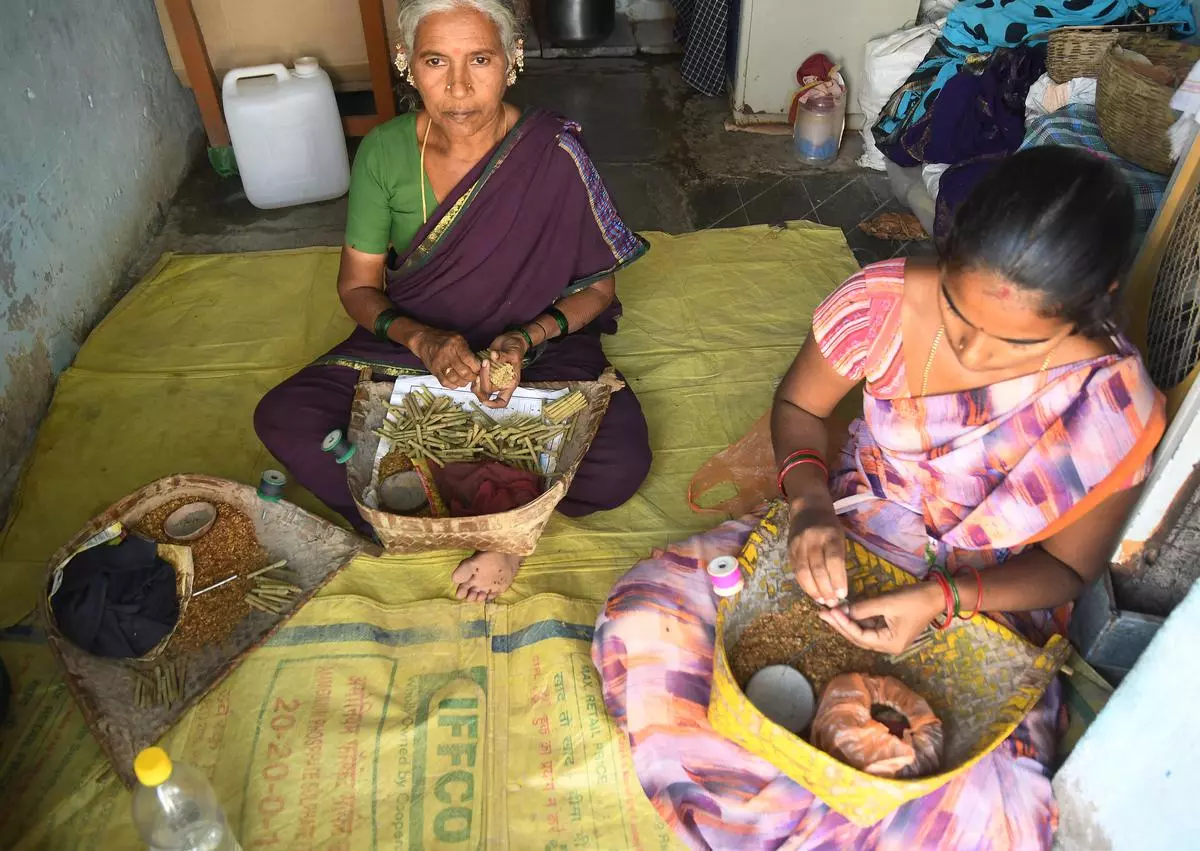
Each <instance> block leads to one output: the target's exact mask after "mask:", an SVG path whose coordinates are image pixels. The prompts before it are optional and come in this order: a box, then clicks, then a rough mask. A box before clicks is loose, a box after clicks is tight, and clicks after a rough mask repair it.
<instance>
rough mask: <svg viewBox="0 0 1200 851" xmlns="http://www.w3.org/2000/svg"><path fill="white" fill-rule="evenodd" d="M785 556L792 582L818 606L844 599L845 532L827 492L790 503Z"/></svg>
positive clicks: (831, 604) (845, 584) (828, 604)
mask: <svg viewBox="0 0 1200 851" xmlns="http://www.w3.org/2000/svg"><path fill="white" fill-rule="evenodd" d="M788 513H789V515H790V518H791V529H790V531H789V533H788V556H789V559H790V561H791V565H792V572H793V573H795V574H796V582H798V583H799V584H800V587H801V588H802V589H804V593H805V594H808V596H810V597H812V598H813V600H815V601H816V602H817V603H819V604H820V605H822V606H826V607H830V606H836V605H837V604H838V603H840V602H841V601H842V600H845V599H846V593H847V582H846V532H845V529H844V528H843V527H842V523H841V521H840V520H839V519H838V516H837V512H836V511H834V509H833V497H831V496H830V495H829V494H828V492H826V493H825V494H824V496H823V497H822V496H821V495H814V496H812V497H810V498H807V499H803V500H793V501H792V503H791V505H790V508H789V512H788Z"/></svg>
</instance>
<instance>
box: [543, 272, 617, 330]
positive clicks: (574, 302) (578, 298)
mask: <svg viewBox="0 0 1200 851" xmlns="http://www.w3.org/2000/svg"><path fill="white" fill-rule="evenodd" d="M615 295H616V287H615V284H614V282H613V279H612V278H606V279H605V280H603V281H599V282H598V283H595V284H593V285H592V286H590V287H588V288H587V289H583V290H580V291H579V292H577V293H572V294H571V295H569V296H567V297H566V298H564V299H562V300H561V301H558V302H557V303H556V304H555V305H554V309H555V310H558V311H559V312H561V313H562V315H563V316H564V317H565V318H566V320H567V330H566V333H567V334H570V333H572V332H574V331H578V330H579V329H580V328H585V327H587V325H588V324H589V323H591V322H592V320H594V319H595V318H596V317H597V316H599V315H600V314H601V313H603V312H604V311H605V310H606V309H607V308H608V306H609V305H610V304H612V300H613V298H614V297H615ZM522 327H523V328H524V329H525V333H526V334H528V335H529V337H530V339H531V340H533V344H534V345H535V346H536V345H539V344H541V343H544V342H546V341H547V340H552V339H554V338H555V337H561V336H563V330H562V328H560V327H559V324H558V322H556V321H555V319H554V317H553V316H551V315H550V314H549V313H543V314H542V315H540V316H538V317H537V318H536V319H534V320H533V321H532V322H526V323H525V324H524V325H523V326H522Z"/></svg>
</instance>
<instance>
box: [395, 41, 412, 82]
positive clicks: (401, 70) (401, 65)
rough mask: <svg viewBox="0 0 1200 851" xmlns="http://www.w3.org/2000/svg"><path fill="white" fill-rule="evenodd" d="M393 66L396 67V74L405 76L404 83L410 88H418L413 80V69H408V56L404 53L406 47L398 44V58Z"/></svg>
mask: <svg viewBox="0 0 1200 851" xmlns="http://www.w3.org/2000/svg"><path fill="white" fill-rule="evenodd" d="M392 64H393V65H395V66H396V73H398V74H403V75H404V81H405V82H406V83H408V84H409V85H410V86H416V82H415V81H414V80H413V75H412V68H410V67H408V54H407V53H405V52H404V45H402V44H401V43H400V42H396V58H395V59H393V60H392Z"/></svg>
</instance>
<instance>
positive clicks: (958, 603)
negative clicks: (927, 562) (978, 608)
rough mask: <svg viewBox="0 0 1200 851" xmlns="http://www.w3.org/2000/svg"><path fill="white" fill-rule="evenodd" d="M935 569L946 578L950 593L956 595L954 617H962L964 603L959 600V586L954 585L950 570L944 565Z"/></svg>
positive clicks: (937, 565) (938, 565)
mask: <svg viewBox="0 0 1200 851" xmlns="http://www.w3.org/2000/svg"><path fill="white" fill-rule="evenodd" d="M933 569H934V570H936V571H937V572H938V573H940V574H941V575H942V576H944V577H945V578H946V584H947V585H949V586H950V593H951V594H953V595H954V617H956V618H961V617H962V601H961V600H959V599H958V586H957V585H955V584H954V577H953V576H952V575H951V573H950V568H948V567H946V565H944V564H935V565H934V566H933Z"/></svg>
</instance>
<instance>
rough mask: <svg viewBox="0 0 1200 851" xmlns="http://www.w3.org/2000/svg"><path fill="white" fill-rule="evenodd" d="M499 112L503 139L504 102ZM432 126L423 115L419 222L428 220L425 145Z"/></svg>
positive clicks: (505, 129)
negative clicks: (501, 118)
mask: <svg viewBox="0 0 1200 851" xmlns="http://www.w3.org/2000/svg"><path fill="white" fill-rule="evenodd" d="M500 112H501V114H502V115H503V116H504V133H502V134H501V136H500V138H501V139H503V138H504V137H505V136H507V135H508V110H507V109H505V108H504V104H500ZM432 126H433V122H432V121H430V120H429V116H425V132H424V133H423V134H422V136H421V174H420V175H419V177H420V179H421V223H422V224H424V223H425V222H427V221H429V209H428V207H427V205H426V201H425V146H426V145H428V144H429V128H430V127H432Z"/></svg>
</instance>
